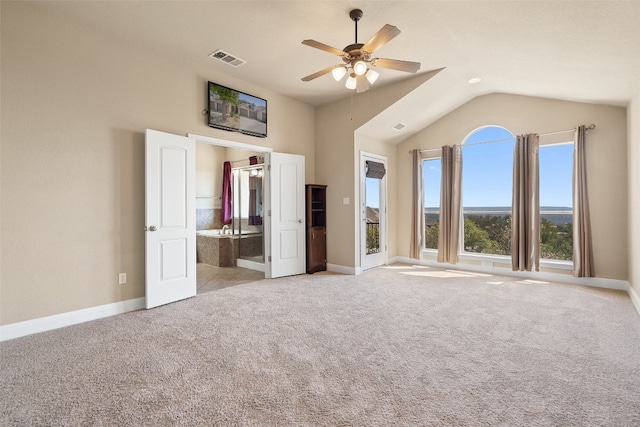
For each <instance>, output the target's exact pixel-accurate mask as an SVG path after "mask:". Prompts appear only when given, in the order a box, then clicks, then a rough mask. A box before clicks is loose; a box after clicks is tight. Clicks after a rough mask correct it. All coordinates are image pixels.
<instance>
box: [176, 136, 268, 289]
mask: <svg viewBox="0 0 640 427" xmlns="http://www.w3.org/2000/svg"><path fill="white" fill-rule="evenodd" d="M187 136H188V137H189V138H193V139H195V140H196V142H201V143H204V144H210V145H216V146H218V147H227V148H235V149H237V150H247V151H254V152H257V153H271V152H273V148H271V147H263V146H262V145H252V144H246V143H244V142H235V141H229V140H227V139H220V138H214V137H211V136H205V135H198V134H195V133H189V134H187ZM266 158H267V156H265V159H266ZM265 167H266V165H265ZM264 209H265V212H266V210H267V209H268V207H267V206H266V205H265V206H264ZM264 228H265V231H264V232H263V236H264V239H263V242H262V244H263V247H262V250H263V253H264V255H265V269H266V262H267V256H268V255H267V253H268V248H269V232H267V230H266V228H267V224H266V219H265V224H264ZM269 231H270V230H269ZM238 261H243V260H240V259H238ZM243 267H246V266H243ZM253 269H255V270H257V268H253ZM265 269H262V270H261V271H264V272H265V277H267V278H269V275H268V274H267V272H266V270H265Z"/></svg>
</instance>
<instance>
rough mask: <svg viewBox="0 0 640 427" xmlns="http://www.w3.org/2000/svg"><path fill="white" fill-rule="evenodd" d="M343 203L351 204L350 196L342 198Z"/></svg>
mask: <svg viewBox="0 0 640 427" xmlns="http://www.w3.org/2000/svg"><path fill="white" fill-rule="evenodd" d="M342 204H343V205H348V204H349V198H348V197H344V198H343V199H342Z"/></svg>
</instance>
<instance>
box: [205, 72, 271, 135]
mask: <svg viewBox="0 0 640 427" xmlns="http://www.w3.org/2000/svg"><path fill="white" fill-rule="evenodd" d="M208 86H209V88H208V91H207V92H208V96H209V126H210V127H212V128H217V129H224V130H228V131H233V132H241V133H244V134H247V135H252V136H257V137H260V138H265V137H266V136H267V101H266V100H264V99H262V98H258V97H256V96H253V95H249V94H246V93H244V92H240V91H239V90H235V89H231V88H228V87H226V86H222V85H219V84H217V83H213V82H209V84H208Z"/></svg>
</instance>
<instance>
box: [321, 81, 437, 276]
mask: <svg viewBox="0 0 640 427" xmlns="http://www.w3.org/2000/svg"><path fill="white" fill-rule="evenodd" d="M435 74H437V72H430V73H425V74H420V75H418V76H415V77H412V78H410V79H407V80H404V81H402V82H400V83H395V84H389V85H386V86H379V87H374V88H373V89H370V90H368V91H367V92H364V93H361V94H356V95H354V96H353V98H351V97H350V98H346V99H342V100H340V101H337V102H335V103H332V104H328V105H324V106H321V107H318V108H316V118H315V130H316V135H315V144H316V145H315V159H316V182H315V183H316V184H325V185H327V186H328V187H327V262H328V263H329V264H335V265H338V266H342V267H350V268H357V267H359V266H360V256H359V235H358V230H359V210H358V206H357V203H358V197H359V194H358V193H359V185H360V181H359V178H358V177H357V176H356V174H355V173H354V171H357V170H358V169H359V168H358V167H354V165H357V162H358V160H357V159H358V158H359V154H357V147H356V144H355V136H354V135H355V132H356V130H357V129H358V128H359V127H360V126H362V125H363V124H365V123H367V122H368V121H370V120H375V117H376V115H378V114H379V113H381V112H382V111H384V110H385V109H386V108H388V107H389V106H390V105H392V104H393V103H395V102H396V101H398V100H399V99H401V98H402V97H404V96H405V95H406V94H407V93H409V92H411V91H412V90H414V89H415V88H416V87H418V86H420V85H421V84H423V83H424V82H426V81H427V80H429V79H430V78H431V77H433V76H434V75H435ZM344 198H349V204H348V205H345V204H343V199H344Z"/></svg>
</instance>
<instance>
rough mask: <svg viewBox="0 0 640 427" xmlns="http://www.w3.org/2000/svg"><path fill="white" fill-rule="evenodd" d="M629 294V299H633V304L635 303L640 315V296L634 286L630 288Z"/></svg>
mask: <svg viewBox="0 0 640 427" xmlns="http://www.w3.org/2000/svg"><path fill="white" fill-rule="evenodd" d="M627 293H628V294H629V298H631V302H632V303H633V306H634V307H635V308H636V311H637V312H638V314H639V315H640V296H638V293H637V292H636V290H635V289H634V288H633V286H629V289H628V290H627Z"/></svg>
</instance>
